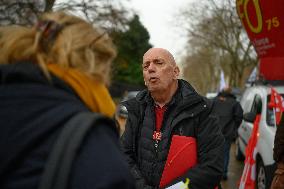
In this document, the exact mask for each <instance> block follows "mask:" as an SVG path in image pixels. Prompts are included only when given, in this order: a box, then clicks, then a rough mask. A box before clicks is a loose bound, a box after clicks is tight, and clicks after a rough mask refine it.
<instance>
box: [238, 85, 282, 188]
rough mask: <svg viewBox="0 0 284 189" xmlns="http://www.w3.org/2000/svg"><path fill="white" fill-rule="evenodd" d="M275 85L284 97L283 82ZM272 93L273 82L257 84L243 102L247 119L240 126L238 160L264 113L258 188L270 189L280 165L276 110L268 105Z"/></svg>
mask: <svg viewBox="0 0 284 189" xmlns="http://www.w3.org/2000/svg"><path fill="white" fill-rule="evenodd" d="M273 87H274V88H275V89H276V91H277V92H278V93H280V94H281V95H282V96H284V95H283V94H284V85H283V84H281V85H279V86H273ZM270 92H271V88H270V86H269V85H254V86H251V87H248V88H247V89H246V90H245V92H244V93H243V96H242V98H241V102H240V103H241V106H242V108H243V110H244V119H243V121H242V123H241V125H240V127H239V129H238V137H237V140H236V158H237V159H238V160H243V159H244V155H245V148H246V145H247V144H248V141H249V138H250V135H251V133H252V129H253V121H254V119H255V116H256V114H257V113H260V114H261V120H260V123H259V131H258V143H257V147H256V149H257V156H256V181H257V184H256V185H257V186H256V188H257V189H269V186H270V184H271V181H272V178H273V174H274V171H275V168H276V164H275V162H274V160H273V146H274V137H275V132H276V126H275V123H274V113H273V110H272V109H269V108H268V103H269V101H270Z"/></svg>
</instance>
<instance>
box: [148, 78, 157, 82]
mask: <svg viewBox="0 0 284 189" xmlns="http://www.w3.org/2000/svg"><path fill="white" fill-rule="evenodd" d="M157 80H158V78H157V77H150V79H149V81H150V82H155V81H157Z"/></svg>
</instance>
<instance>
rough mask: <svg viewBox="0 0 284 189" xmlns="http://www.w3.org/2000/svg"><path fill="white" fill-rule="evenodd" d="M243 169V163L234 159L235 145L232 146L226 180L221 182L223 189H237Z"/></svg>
mask: <svg viewBox="0 0 284 189" xmlns="http://www.w3.org/2000/svg"><path fill="white" fill-rule="evenodd" d="M243 167H244V163H243V162H239V161H237V160H236V158H235V144H232V146H231V154H230V163H229V173H228V180H226V181H222V187H223V189H237V188H238V181H239V180H240V177H241V174H242V171H243Z"/></svg>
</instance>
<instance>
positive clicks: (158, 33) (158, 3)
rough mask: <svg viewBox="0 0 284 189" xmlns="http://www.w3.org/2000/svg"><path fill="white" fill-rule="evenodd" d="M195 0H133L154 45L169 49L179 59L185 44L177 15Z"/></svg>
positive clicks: (133, 5)
mask: <svg viewBox="0 0 284 189" xmlns="http://www.w3.org/2000/svg"><path fill="white" fill-rule="evenodd" d="M190 1H193V0H131V1H130V4H131V5H132V7H133V8H134V9H135V10H137V13H138V15H139V17H140V20H141V22H142V23H143V25H144V26H145V27H146V28H147V30H148V32H149V33H150V37H151V38H150V43H151V44H152V45H154V47H162V48H165V49H168V50H169V51H170V52H171V53H172V54H173V55H174V57H175V58H176V59H177V60H178V59H179V58H180V52H182V49H183V47H184V44H185V38H184V37H183V36H182V30H179V28H178V27H177V26H175V23H174V22H175V19H176V15H177V13H178V12H179V10H180V8H181V7H184V6H185V5H187V4H188V3H189V2H190Z"/></svg>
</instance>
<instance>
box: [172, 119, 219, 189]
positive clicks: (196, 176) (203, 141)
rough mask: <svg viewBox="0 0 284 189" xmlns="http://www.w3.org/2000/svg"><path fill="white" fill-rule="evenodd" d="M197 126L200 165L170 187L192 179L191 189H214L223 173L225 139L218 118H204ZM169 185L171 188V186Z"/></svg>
mask: <svg viewBox="0 0 284 189" xmlns="http://www.w3.org/2000/svg"><path fill="white" fill-rule="evenodd" d="M199 120H200V123H199V125H197V148H198V164H197V165H196V166H195V167H193V168H191V169H189V170H188V171H187V172H186V173H185V174H184V175H183V176H181V177H179V178H177V179H176V180H174V181H173V182H172V183H171V184H170V185H173V184H175V183H177V182H179V181H185V180H186V178H189V179H190V186H189V188H190V189H214V188H215V187H216V186H218V184H219V183H220V181H221V177H222V172H223V162H224V161H223V154H224V137H223V135H222V134H221V130H220V127H219V125H218V122H217V118H216V117H214V116H209V115H208V114H207V115H206V116H202V117H200V118H199ZM170 185H169V186H170Z"/></svg>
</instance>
